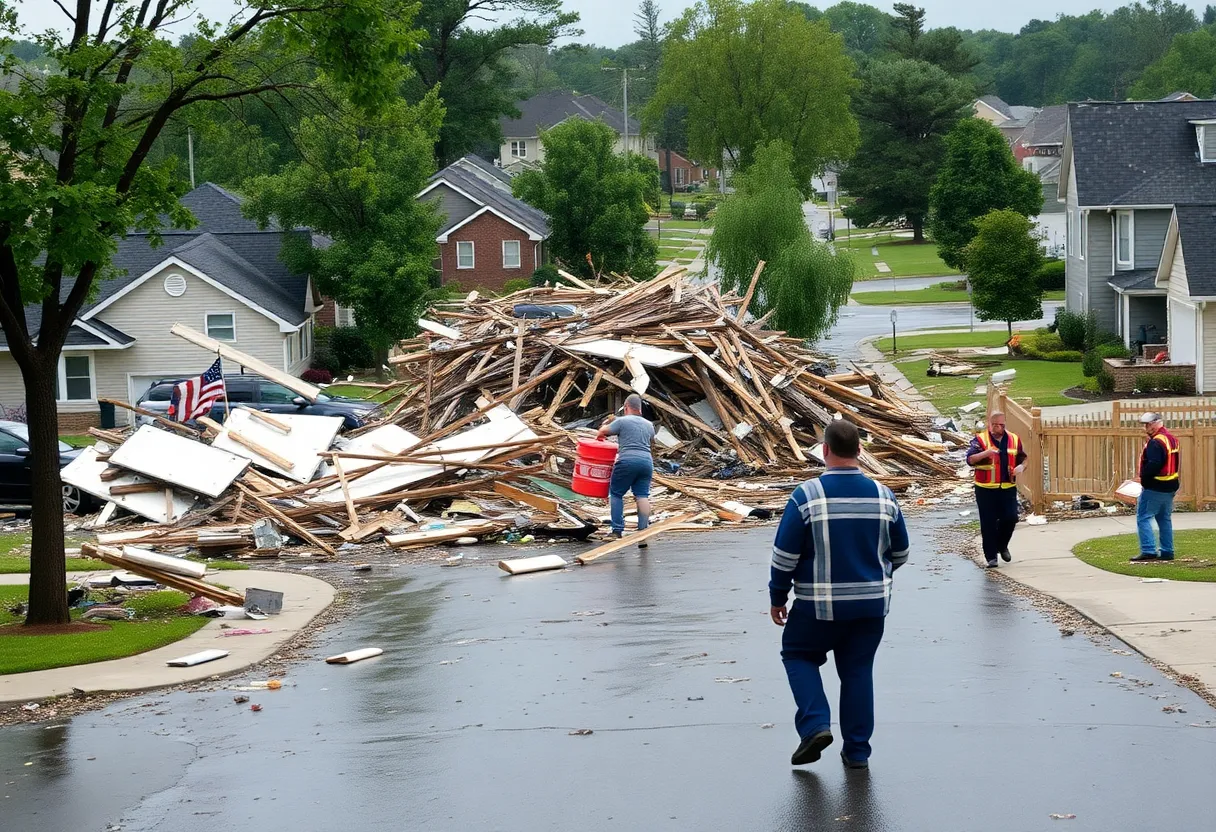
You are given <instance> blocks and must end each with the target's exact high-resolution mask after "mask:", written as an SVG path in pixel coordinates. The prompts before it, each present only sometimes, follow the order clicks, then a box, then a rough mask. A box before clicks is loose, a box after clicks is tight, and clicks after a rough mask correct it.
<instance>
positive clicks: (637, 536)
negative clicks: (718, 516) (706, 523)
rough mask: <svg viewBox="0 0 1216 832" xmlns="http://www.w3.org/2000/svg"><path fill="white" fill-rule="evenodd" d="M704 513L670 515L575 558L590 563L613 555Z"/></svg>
mask: <svg viewBox="0 0 1216 832" xmlns="http://www.w3.org/2000/svg"><path fill="white" fill-rule="evenodd" d="M703 513H704V512H700V513H698V512H695V511H689V512H685V513H684V514H677V515H675V516H674V517H668V518H667V519H666V520H662V521H660V522H658V523H654V524H652V525H650V526H649V527H648V528H647V529H645V530H644V531H640V532H635V533H634V534H631V535H629V536H628V537H622V538H620V539H619V540H613V541H610V542H608V543H605V544H604V545H603V546H600V547H599V548H597V549H592V550H591V551H590V552H584V553H583V554H581V555H579V556H578V557H576V558H575V560H576V561H578V562H579V563H580V564H583V565H586V564H588V563H591V562H592V561H595V560H599V559H600V558H602V557H604V556H605V555H611V554H612V553H613V552H616V551H618V550H620V549H624V548H625V547H626V546H633V545H636V544H638V543H642V542H644V541H646V540H649V539H650V538H652V537H654V536H655V535H657V534H661V533H662V532H665V531H669V530H670V529H672V528H673V527H674V526H680V525H682V524H684V523H689V522H691V521H692V520H694V519H696V518H698V517H700V516H701V514H703ZM711 516H712V514H711Z"/></svg>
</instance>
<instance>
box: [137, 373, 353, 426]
mask: <svg viewBox="0 0 1216 832" xmlns="http://www.w3.org/2000/svg"><path fill="white" fill-rule="evenodd" d="M182 381H185V379H180V378H172V379H161V380H160V381H157V382H153V384H152V386H151V387H149V388H148V389H147V391H146V392H145V393H144V394H143V395H142V396H140V397H139V402H138V404H139V407H141V408H143V409H144V410H147V411H150V412H152V413H156V414H157V415H160V416H164V417H165V418H169V403H170V401H172V399H173V387H174V385H176V384H180V383H181V382H182ZM224 386H225V387H227V389H228V404H229V406H233V405H240V406H242V407H248V408H250V409H252V410H262V411H265V412H266V413H300V414H303V415H305V416H341V417H342V418H343V419H344V420H345V422H344V424H343V426H342V427H343V428H344V429H346V430H350V429H351V428H357V427H360V426H361V425H363V423H364V421H365V420H366V419H367V417H368V414H369V413H371V412H372V411H373V410H375V409H376V404H375V403H374V402H364V401H359V400H358V399H348V398H345V397H343V396H329V395H326V394H324V393H322V394H321V395H320V396H318V397H317V400H316V402H314V403H309V401H308V400H307V399H305V398H304V397H303V396H301V395H299V394H298V393H296V392H294V391H292V390H288V389H287V388H286V387H284V386H283V385H281V384H278V383H277V382H273V381H270V380H269V379H265V378H262V377H261V376H253V375H244V374H241V373H235V374H232V375H225V376H224ZM209 415H210V417H211V418H212V419H214V420H215V421H217V422H223V421H224V400H223V399H220V400H219V401H217V402H216V403H215V404H213V405H212V406H211V413H210V414H209ZM150 422H152V419H151V418H150V417H148V416H137V417H136V424H140V425H145V424H149V423H150Z"/></svg>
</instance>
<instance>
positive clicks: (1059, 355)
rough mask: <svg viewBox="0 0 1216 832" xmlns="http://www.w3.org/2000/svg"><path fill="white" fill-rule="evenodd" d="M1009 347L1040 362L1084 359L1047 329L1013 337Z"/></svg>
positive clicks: (1021, 333) (1016, 352) (1078, 352)
mask: <svg viewBox="0 0 1216 832" xmlns="http://www.w3.org/2000/svg"><path fill="white" fill-rule="evenodd" d="M1009 346H1010V347H1011V348H1012V349H1013V352H1014V353H1015V354H1017V355H1021V356H1024V357H1025V358H1033V359H1037V360H1039V361H1060V362H1070V361H1080V360H1081V358H1082V355H1081V352H1080V351H1079V350H1070V349H1068V348H1067V347H1066V346H1065V344H1064V341H1063V340H1062V339H1061V338H1060V336H1059V335H1058V334H1057V333H1055V332H1051V331H1049V330H1047V329H1036V330H1034V331H1033V332H1020V333H1018V334H1017V335H1015V336H1013V340H1012V341H1010V343H1009Z"/></svg>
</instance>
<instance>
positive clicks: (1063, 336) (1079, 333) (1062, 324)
mask: <svg viewBox="0 0 1216 832" xmlns="http://www.w3.org/2000/svg"><path fill="white" fill-rule="evenodd" d="M1055 327H1056V332H1057V333H1058V334H1059V336H1060V340H1061V341H1063V342H1064V346H1066V347H1067V348H1068V349H1070V350H1083V349H1085V316H1084V315H1081V314H1079V313H1077V312H1069V311H1068V310H1066V309H1060V310H1058V311H1057V312H1056V323H1055Z"/></svg>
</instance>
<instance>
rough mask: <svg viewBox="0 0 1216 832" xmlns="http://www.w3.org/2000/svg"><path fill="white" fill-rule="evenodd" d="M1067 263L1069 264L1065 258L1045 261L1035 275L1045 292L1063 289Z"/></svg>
mask: <svg viewBox="0 0 1216 832" xmlns="http://www.w3.org/2000/svg"><path fill="white" fill-rule="evenodd" d="M1065 265H1067V264H1066V263H1065V262H1064V261H1063V260H1049V261H1047V262H1046V263H1044V264H1043V265H1042V267H1040V269H1039V271H1038V272H1037V273H1036V274H1035V276H1034V279H1035V281H1036V282H1037V283H1038V284H1039V288H1040V289H1042V290H1043V291H1044V292H1052V291H1059V290H1060V289H1063V288H1064V267H1065Z"/></svg>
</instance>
